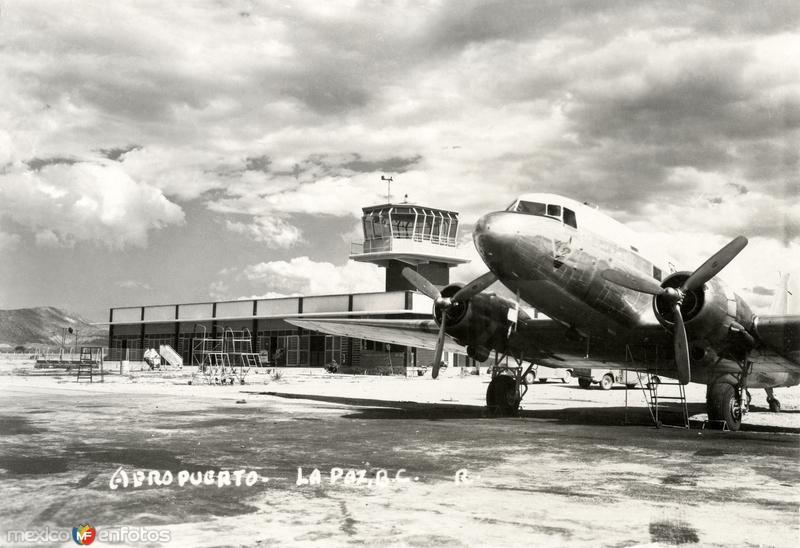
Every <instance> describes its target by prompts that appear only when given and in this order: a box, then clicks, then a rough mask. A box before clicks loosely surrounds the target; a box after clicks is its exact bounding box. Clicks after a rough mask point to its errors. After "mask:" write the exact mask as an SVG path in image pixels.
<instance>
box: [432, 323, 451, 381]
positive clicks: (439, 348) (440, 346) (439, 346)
mask: <svg viewBox="0 0 800 548" xmlns="http://www.w3.org/2000/svg"><path fill="white" fill-rule="evenodd" d="M446 323H447V311H446V310H445V311H444V312H443V313H442V323H441V325H439V338H438V339H437V340H436V352H434V353H433V369H432V370H431V377H433V378H434V379H435V378H436V377H438V376H439V364H440V363H442V352H443V351H444V335H445V331H444V330H445V327H444V326H445V324H446Z"/></svg>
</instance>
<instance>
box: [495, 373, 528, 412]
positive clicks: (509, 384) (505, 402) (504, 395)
mask: <svg viewBox="0 0 800 548" xmlns="http://www.w3.org/2000/svg"><path fill="white" fill-rule="evenodd" d="M521 400H522V397H521V396H520V394H519V388H517V383H516V381H515V380H514V379H513V378H512V377H510V376H509V375H498V376H496V377H495V378H493V379H492V381H491V382H490V383H489V387H488V388H487V389H486V405H487V406H488V407H489V409H493V410H494V411H495V412H496V413H497V415H499V416H501V417H512V416H515V415H516V414H517V412H518V411H519V403H520V401H521Z"/></svg>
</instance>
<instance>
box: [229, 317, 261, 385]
mask: <svg viewBox="0 0 800 548" xmlns="http://www.w3.org/2000/svg"><path fill="white" fill-rule="evenodd" d="M223 348H224V349H225V350H226V352H227V354H228V356H230V362H231V373H232V374H233V375H234V376H235V377H236V379H237V380H238V381H239V383H240V384H244V383H245V377H247V374H248V373H249V372H250V369H252V368H254V367H256V368H261V367H263V366H264V364H263V363H261V355H260V354H258V353H256V352H253V335H252V333H251V332H250V330H249V329H247V328H246V327H245V328H243V329H239V330H234V329H231V328H227V329H226V330H225V336H224V344H223Z"/></svg>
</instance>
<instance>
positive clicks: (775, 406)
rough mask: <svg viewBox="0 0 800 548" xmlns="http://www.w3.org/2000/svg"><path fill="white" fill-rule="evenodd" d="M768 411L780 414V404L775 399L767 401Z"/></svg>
mask: <svg viewBox="0 0 800 548" xmlns="http://www.w3.org/2000/svg"><path fill="white" fill-rule="evenodd" d="M769 410H770V411H772V412H773V413H780V412H781V402H779V401H778V400H777V399H776V398H772V399H771V400H769Z"/></svg>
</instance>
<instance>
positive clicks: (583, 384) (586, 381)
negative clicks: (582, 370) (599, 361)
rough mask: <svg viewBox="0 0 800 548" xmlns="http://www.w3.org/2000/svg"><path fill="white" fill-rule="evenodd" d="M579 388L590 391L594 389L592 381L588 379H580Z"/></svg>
mask: <svg viewBox="0 0 800 548" xmlns="http://www.w3.org/2000/svg"><path fill="white" fill-rule="evenodd" d="M578 386H580V387H581V388H585V389H586V390H589V389H590V388H591V387H592V381H591V379H587V378H586V377H578Z"/></svg>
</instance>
